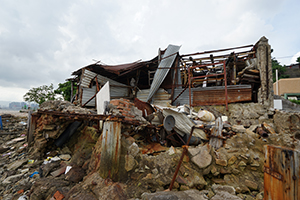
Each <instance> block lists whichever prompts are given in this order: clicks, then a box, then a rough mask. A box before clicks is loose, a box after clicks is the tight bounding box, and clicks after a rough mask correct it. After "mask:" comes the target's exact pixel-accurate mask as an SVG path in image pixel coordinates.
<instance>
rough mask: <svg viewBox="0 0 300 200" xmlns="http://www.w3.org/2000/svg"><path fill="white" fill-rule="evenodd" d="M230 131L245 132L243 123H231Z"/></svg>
mask: <svg viewBox="0 0 300 200" xmlns="http://www.w3.org/2000/svg"><path fill="white" fill-rule="evenodd" d="M231 129H232V131H234V132H237V133H245V132H246V129H245V127H244V126H243V125H233V126H231Z"/></svg>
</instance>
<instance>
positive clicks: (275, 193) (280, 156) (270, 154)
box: [264, 145, 300, 200]
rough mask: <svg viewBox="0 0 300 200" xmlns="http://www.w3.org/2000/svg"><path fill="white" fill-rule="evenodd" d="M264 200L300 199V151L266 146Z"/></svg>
mask: <svg viewBox="0 0 300 200" xmlns="http://www.w3.org/2000/svg"><path fill="white" fill-rule="evenodd" d="M264 150H265V164H264V171H265V173H264V199H266V200H269V199H272V200H279V199H286V200H297V199H300V184H299V178H300V174H299V160H300V151H299V150H296V149H291V148H287V147H282V146H275V145H265V146H264Z"/></svg>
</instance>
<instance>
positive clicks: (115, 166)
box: [99, 121, 121, 181]
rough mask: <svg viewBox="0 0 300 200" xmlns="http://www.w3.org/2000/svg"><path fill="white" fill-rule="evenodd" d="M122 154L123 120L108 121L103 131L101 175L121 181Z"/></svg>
mask: <svg viewBox="0 0 300 200" xmlns="http://www.w3.org/2000/svg"><path fill="white" fill-rule="evenodd" d="M120 156H121V122H115V121H106V122H104V126H103V131H102V146H101V158H100V172H99V173H100V175H101V177H102V178H104V179H106V178H111V179H112V180H113V181H119V178H120V175H119V174H120V169H119V165H120Z"/></svg>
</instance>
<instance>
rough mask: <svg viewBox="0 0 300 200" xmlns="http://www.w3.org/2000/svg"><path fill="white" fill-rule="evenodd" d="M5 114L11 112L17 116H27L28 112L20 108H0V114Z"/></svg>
mask: <svg viewBox="0 0 300 200" xmlns="http://www.w3.org/2000/svg"><path fill="white" fill-rule="evenodd" d="M3 114H11V115H14V116H16V117H27V116H28V113H26V112H20V111H19V110H4V109H0V115H3Z"/></svg>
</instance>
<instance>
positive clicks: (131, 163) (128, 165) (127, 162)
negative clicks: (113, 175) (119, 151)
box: [125, 155, 137, 172]
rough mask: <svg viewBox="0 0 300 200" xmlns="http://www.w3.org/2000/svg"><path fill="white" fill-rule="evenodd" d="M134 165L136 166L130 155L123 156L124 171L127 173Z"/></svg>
mask: <svg viewBox="0 0 300 200" xmlns="http://www.w3.org/2000/svg"><path fill="white" fill-rule="evenodd" d="M136 165H137V161H136V160H135V159H134V157H133V156H132V155H125V170H126V171H127V172H129V171H131V170H132V169H134V167H135V166H136Z"/></svg>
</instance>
